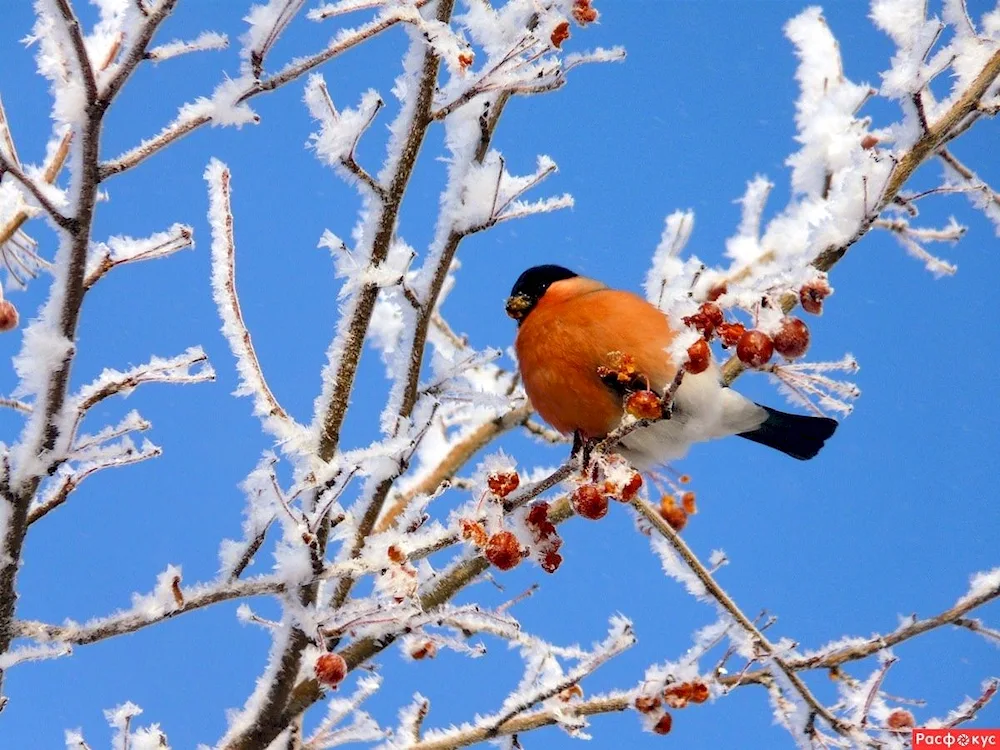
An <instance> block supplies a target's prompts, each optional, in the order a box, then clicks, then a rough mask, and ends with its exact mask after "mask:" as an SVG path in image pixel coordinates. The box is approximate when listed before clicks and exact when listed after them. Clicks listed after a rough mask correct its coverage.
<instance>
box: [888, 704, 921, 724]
mask: <svg viewBox="0 0 1000 750" xmlns="http://www.w3.org/2000/svg"><path fill="white" fill-rule="evenodd" d="M885 725H886V726H887V727H889V729H909V728H910V727H915V726H916V725H917V721H916V719H914V718H913V714H911V713H910V712H909V711H907V710H906V709H905V708H897V709H896V710H895V711H893V712H892V713H891V714H889V717H888V718H887V719H886V720H885Z"/></svg>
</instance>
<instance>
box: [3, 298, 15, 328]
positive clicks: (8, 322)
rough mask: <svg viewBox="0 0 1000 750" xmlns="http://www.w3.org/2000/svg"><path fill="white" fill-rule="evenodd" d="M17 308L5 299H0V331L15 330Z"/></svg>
mask: <svg viewBox="0 0 1000 750" xmlns="http://www.w3.org/2000/svg"><path fill="white" fill-rule="evenodd" d="M18 320H19V318H18V314H17V308H16V307H14V305H13V304H12V303H11V302H10V301H8V300H5V299H0V331H12V330H14V329H15V328H17V322H18Z"/></svg>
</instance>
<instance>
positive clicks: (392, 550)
mask: <svg viewBox="0 0 1000 750" xmlns="http://www.w3.org/2000/svg"><path fill="white" fill-rule="evenodd" d="M388 555H389V559H390V560H392V561H393V562H394V563H396V564H397V565H402V564H403V563H404V562H406V555H405V554H403V551H402V550H401V549H400V548H399V547H397V546H396V545H395V544H390V545H389V549H388Z"/></svg>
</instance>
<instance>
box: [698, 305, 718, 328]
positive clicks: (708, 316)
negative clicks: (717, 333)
mask: <svg viewBox="0 0 1000 750" xmlns="http://www.w3.org/2000/svg"><path fill="white" fill-rule="evenodd" d="M700 312H701V314H702V315H704V316H705V320H707V321H708V322H709V323H710V324H711V325H712V330H713V331H714V330H715V329H716V328H718V327H719V326H720V325H721V324H722V321H723V320H724V318H723V316H722V308H721V307H719V306H718V305H717V304H715V303H714V302H705V303H704V304H702V306H701V310H700Z"/></svg>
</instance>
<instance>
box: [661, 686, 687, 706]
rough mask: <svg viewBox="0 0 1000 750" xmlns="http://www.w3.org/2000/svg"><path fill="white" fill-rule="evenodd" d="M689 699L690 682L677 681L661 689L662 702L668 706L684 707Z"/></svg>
mask: <svg viewBox="0 0 1000 750" xmlns="http://www.w3.org/2000/svg"><path fill="white" fill-rule="evenodd" d="M690 700H691V683H689V682H679V683H676V684H674V685H670V686H668V687H667V689H666V690H664V691H663V702H664V703H666V704H667V705H668V706H670V708H684V707H685V706H686V705H687V704H688V701H690Z"/></svg>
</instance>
